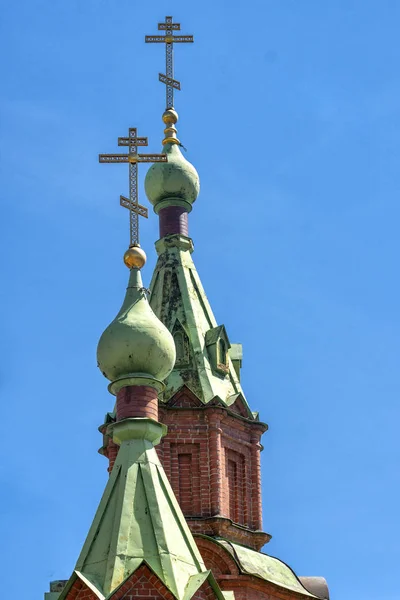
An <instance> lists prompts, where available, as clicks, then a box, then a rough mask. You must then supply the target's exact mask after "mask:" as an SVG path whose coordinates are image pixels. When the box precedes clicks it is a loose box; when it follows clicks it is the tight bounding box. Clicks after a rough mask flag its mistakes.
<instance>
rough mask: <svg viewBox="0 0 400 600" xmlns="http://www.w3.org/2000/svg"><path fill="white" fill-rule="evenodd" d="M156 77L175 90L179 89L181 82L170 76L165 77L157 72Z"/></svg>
mask: <svg viewBox="0 0 400 600" xmlns="http://www.w3.org/2000/svg"><path fill="white" fill-rule="evenodd" d="M158 79H159V81H161V83H165V84H166V85H171V86H172V87H173V88H175V89H176V90H180V89H181V84H180V82H179V81H177V80H176V79H171V77H167V76H166V75H163V74H162V73H159V74H158Z"/></svg>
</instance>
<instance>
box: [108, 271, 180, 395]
mask: <svg viewBox="0 0 400 600" xmlns="http://www.w3.org/2000/svg"><path fill="white" fill-rule="evenodd" d="M97 362H98V366H99V369H100V370H101V372H102V373H103V375H104V376H105V377H107V379H109V380H110V381H111V384H110V386H109V390H110V391H111V392H112V393H113V394H116V393H118V391H119V389H121V388H122V387H124V386H126V385H132V384H133V383H136V384H139V383H140V380H143V381H142V383H143V385H154V387H158V389H159V390H160V391H161V389H162V387H163V385H162V383H161V382H162V380H164V379H165V378H166V377H167V376H168V375H169V374H170V372H171V371H172V369H173V366H174V364H175V344H174V340H173V338H172V335H171V334H170V333H169V331H168V329H167V328H166V327H165V326H164V325H163V324H162V323H161V321H160V320H159V319H158V318H157V317H156V315H155V314H154V312H153V311H152V309H151V307H150V305H149V303H148V300H147V291H146V290H145V289H144V288H143V283H142V278H141V275H140V271H139V269H138V268H132V269H131V272H130V277H129V284H128V288H127V292H126V296H125V300H124V302H123V304H122V307H121V310H120V311H119V313H118V315H117V316H116V317H115V319H114V320H113V321H112V322H111V323H110V325H109V326H108V327H107V328H106V330H105V331H104V333H103V334H102V336H101V338H100V340H99V343H98V346H97ZM133 380H134V381H133Z"/></svg>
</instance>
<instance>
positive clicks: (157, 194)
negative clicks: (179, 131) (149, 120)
mask: <svg viewBox="0 0 400 600" xmlns="http://www.w3.org/2000/svg"><path fill="white" fill-rule="evenodd" d="M162 118H163V121H164V123H165V125H166V128H165V129H164V133H165V138H164V139H163V153H164V154H166V155H167V157H168V162H165V163H163V162H159V163H154V164H153V165H152V166H151V167H150V169H149V170H148V171H147V174H146V178H145V182H144V186H145V191H146V195H147V197H148V199H149V201H150V202H151V204H152V205H153V206H154V212H155V213H157V214H158V212H159V211H160V210H161V209H163V208H165V207H167V206H183V207H184V208H185V209H186V210H187V212H190V211H191V210H192V204H193V202H194V201H195V200H196V198H197V196H198V195H199V191H200V180H199V175H198V173H197V171H196V169H195V168H194V166H193V165H192V164H191V163H190V162H189V161H187V160H186V158H184V157H183V156H182V152H181V150H180V147H179V146H180V141H179V140H178V138H177V137H176V128H175V124H176V123H177V121H178V114H177V113H176V112H175V110H174V109H171V108H170V109H168V110H166V111H165V113H164V114H163V117H162Z"/></svg>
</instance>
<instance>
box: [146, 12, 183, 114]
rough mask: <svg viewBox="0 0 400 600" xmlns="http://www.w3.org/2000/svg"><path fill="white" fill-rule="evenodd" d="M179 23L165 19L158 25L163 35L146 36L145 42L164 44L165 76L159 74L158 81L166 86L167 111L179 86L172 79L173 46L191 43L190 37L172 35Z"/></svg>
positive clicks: (178, 29) (178, 27) (169, 18)
mask: <svg viewBox="0 0 400 600" xmlns="http://www.w3.org/2000/svg"><path fill="white" fill-rule="evenodd" d="M180 28H181V25H180V23H173V22H172V17H165V23H159V24H158V29H159V31H165V35H146V37H145V41H146V42H147V43H152V44H165V63H166V72H165V75H163V74H162V73H160V74H159V75H158V79H159V80H160V81H161V82H162V83H165V85H166V86H167V110H168V109H169V108H173V106H174V89H176V90H180V89H181V84H180V82H179V81H177V80H176V79H174V50H173V46H174V43H175V44H177V43H178V44H182V43H188V42H193V36H192V35H174V34H173V32H174V31H180Z"/></svg>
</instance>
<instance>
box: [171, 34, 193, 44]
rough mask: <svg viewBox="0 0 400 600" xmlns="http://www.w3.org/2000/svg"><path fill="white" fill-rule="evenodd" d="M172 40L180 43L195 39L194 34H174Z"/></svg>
mask: <svg viewBox="0 0 400 600" xmlns="http://www.w3.org/2000/svg"><path fill="white" fill-rule="evenodd" d="M172 40H173V41H174V42H175V43H178V44H179V43H183V42H193V41H194V39H193V36H192V35H173V36H172Z"/></svg>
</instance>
